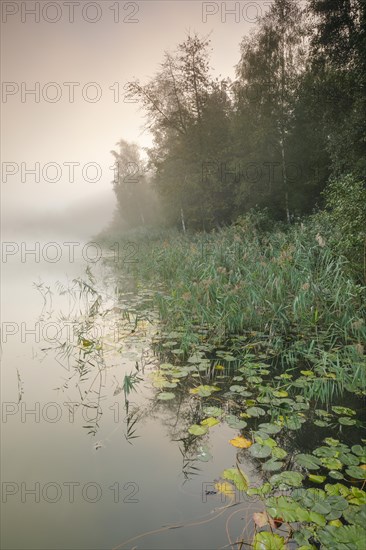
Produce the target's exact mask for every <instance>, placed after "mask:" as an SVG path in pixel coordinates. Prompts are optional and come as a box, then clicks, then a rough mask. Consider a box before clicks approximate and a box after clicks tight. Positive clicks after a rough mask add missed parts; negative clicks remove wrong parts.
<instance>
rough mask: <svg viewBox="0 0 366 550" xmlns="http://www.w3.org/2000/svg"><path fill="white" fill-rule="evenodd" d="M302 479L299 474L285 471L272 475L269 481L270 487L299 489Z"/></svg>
mask: <svg viewBox="0 0 366 550" xmlns="http://www.w3.org/2000/svg"><path fill="white" fill-rule="evenodd" d="M303 479H304V476H302V475H301V474H300V473H299V472H291V471H286V472H281V473H280V474H275V475H273V476H272V477H271V479H270V480H269V481H270V483H272V485H276V486H280V485H288V486H289V487H301V484H302V480H303Z"/></svg>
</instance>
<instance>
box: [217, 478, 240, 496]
mask: <svg viewBox="0 0 366 550" xmlns="http://www.w3.org/2000/svg"><path fill="white" fill-rule="evenodd" d="M215 489H216V491H217V492H218V493H222V494H223V495H225V496H228V497H233V496H235V489H234V486H233V485H232V484H231V483H229V482H228V481H222V482H218V483H215Z"/></svg>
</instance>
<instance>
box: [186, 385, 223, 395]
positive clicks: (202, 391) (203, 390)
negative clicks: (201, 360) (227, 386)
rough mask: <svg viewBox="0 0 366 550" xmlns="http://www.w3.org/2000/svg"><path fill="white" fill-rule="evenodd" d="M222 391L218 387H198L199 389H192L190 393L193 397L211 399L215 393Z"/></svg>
mask: <svg viewBox="0 0 366 550" xmlns="http://www.w3.org/2000/svg"><path fill="white" fill-rule="evenodd" d="M216 391H221V388H218V387H217V386H207V385H203V386H197V388H191V389H190V390H189V393H191V394H193V395H199V396H200V397H209V396H210V395H211V394H212V393H213V392H216Z"/></svg>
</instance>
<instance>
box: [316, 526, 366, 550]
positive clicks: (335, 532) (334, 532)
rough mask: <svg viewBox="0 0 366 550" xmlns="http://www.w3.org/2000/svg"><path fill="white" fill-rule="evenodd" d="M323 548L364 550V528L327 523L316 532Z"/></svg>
mask: <svg viewBox="0 0 366 550" xmlns="http://www.w3.org/2000/svg"><path fill="white" fill-rule="evenodd" d="M317 538H318V539H319V542H320V544H321V545H322V547H323V548H332V549H333V548H334V549H335V550H347V549H354V550H365V529H364V528H362V527H360V526H358V525H342V527H335V526H333V525H327V526H326V527H324V529H321V530H319V531H318V533H317Z"/></svg>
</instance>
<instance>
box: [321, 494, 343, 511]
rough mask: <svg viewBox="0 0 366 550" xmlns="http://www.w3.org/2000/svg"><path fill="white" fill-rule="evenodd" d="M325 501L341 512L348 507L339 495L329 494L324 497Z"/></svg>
mask: <svg viewBox="0 0 366 550" xmlns="http://www.w3.org/2000/svg"><path fill="white" fill-rule="evenodd" d="M325 502H327V503H328V504H329V505H330V507H331V508H332V510H338V511H340V512H343V510H346V509H347V508H348V502H347V500H346V499H345V498H344V497H342V496H341V495H330V496H328V497H327V498H326V501H325Z"/></svg>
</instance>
